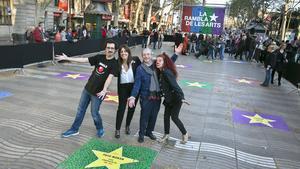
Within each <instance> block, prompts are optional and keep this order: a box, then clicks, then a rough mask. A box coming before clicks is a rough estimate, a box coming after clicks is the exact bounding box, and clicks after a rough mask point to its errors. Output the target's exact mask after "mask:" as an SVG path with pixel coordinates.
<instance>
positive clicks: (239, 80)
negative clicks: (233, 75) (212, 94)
mask: <svg viewBox="0 0 300 169" xmlns="http://www.w3.org/2000/svg"><path fill="white" fill-rule="evenodd" d="M237 81H238V82H239V83H247V84H251V81H249V80H246V79H237Z"/></svg>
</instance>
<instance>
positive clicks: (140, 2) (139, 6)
mask: <svg viewBox="0 0 300 169" xmlns="http://www.w3.org/2000/svg"><path fill="white" fill-rule="evenodd" d="M142 5H143V1H139V2H138V6H137V9H136V13H135V18H134V25H133V27H134V28H137V25H138V20H139V16H140V11H141V8H142Z"/></svg>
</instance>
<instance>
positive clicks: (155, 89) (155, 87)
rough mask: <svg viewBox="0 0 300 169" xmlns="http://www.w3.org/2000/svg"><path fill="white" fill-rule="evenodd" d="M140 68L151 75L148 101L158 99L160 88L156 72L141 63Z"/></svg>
mask: <svg viewBox="0 0 300 169" xmlns="http://www.w3.org/2000/svg"><path fill="white" fill-rule="evenodd" d="M142 68H143V69H144V70H145V71H146V72H147V73H148V74H150V75H151V79H150V96H149V99H160V88H159V82H158V78H157V74H156V72H155V71H153V70H152V69H151V68H150V67H148V66H147V65H145V64H144V63H142Z"/></svg>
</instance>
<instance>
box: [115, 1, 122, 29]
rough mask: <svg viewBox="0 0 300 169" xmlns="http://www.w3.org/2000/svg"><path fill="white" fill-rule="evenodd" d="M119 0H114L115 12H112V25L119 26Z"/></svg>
mask: <svg viewBox="0 0 300 169" xmlns="http://www.w3.org/2000/svg"><path fill="white" fill-rule="evenodd" d="M120 4H121V0H116V1H115V12H114V26H116V27H118V26H119V14H120Z"/></svg>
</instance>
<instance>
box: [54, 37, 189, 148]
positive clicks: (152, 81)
mask: <svg viewBox="0 0 300 169" xmlns="http://www.w3.org/2000/svg"><path fill="white" fill-rule="evenodd" d="M116 48H117V44H116V43H115V42H114V41H112V40H107V42H106V45H105V55H100V54H98V55H96V56H92V57H89V58H72V57H68V56H66V55H65V54H63V55H57V57H56V60H58V61H60V60H68V61H74V62H79V63H90V65H91V66H94V67H95V68H94V70H93V72H92V74H91V76H90V78H89V80H88V82H87V84H86V86H85V88H84V89H83V91H82V94H81V98H80V101H79V105H78V108H77V114H76V117H75V120H74V122H73V124H72V126H71V128H70V129H68V130H67V131H65V132H63V133H62V137H70V136H74V135H77V134H79V127H80V126H81V124H82V121H83V119H84V115H85V112H86V109H87V107H88V105H89V103H91V113H92V117H93V120H94V124H95V126H96V129H97V136H98V137H102V136H103V135H104V128H103V125H102V119H101V115H100V112H99V108H100V105H101V103H102V101H103V100H104V98H105V96H106V94H107V92H108V87H109V86H110V84H111V82H112V79H113V77H114V76H115V77H118V83H117V85H118V86H117V87H118V96H119V105H118V110H117V114H116V130H115V138H120V136H121V132H120V129H121V124H122V121H123V117H124V114H125V110H126V106H127V105H128V111H127V118H126V125H125V133H126V134H128V135H129V134H130V133H131V131H130V123H131V120H132V118H133V114H134V111H135V106H136V103H137V101H138V100H140V107H141V114H140V123H139V137H138V142H140V143H142V142H144V136H147V137H149V138H150V139H151V140H156V139H157V138H156V136H155V135H154V134H153V131H154V127H155V123H156V119H157V115H158V112H159V110H160V105H161V99H162V97H164V101H163V104H164V106H165V111H164V136H163V137H162V138H160V139H159V141H160V142H164V141H166V140H167V139H168V138H169V133H170V118H171V119H172V120H173V122H174V123H175V124H176V125H177V127H178V128H179V130H180V131H181V133H182V141H181V143H183V144H184V143H186V142H187V141H188V138H189V134H188V132H187V131H186V129H185V127H184V125H183V123H182V122H181V120H180V119H179V112H180V109H181V106H182V104H183V103H186V104H189V103H188V102H187V101H186V100H185V98H184V93H183V91H182V89H181V88H180V87H179V85H178V83H177V77H178V73H177V71H176V66H175V64H174V62H175V61H176V59H177V57H178V55H177V54H178V53H180V52H181V50H182V45H179V46H178V47H177V48H176V49H175V54H174V55H173V56H172V57H171V58H169V56H168V55H167V54H166V53H162V54H160V55H158V56H157V57H156V60H155V61H154V60H153V58H152V52H151V49H149V48H145V49H143V52H142V61H140V59H139V57H133V56H132V55H131V51H130V49H129V48H128V47H127V46H126V45H122V46H120V48H119V49H118V59H115V57H114V54H115V51H116Z"/></svg>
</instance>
